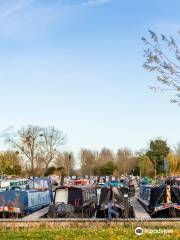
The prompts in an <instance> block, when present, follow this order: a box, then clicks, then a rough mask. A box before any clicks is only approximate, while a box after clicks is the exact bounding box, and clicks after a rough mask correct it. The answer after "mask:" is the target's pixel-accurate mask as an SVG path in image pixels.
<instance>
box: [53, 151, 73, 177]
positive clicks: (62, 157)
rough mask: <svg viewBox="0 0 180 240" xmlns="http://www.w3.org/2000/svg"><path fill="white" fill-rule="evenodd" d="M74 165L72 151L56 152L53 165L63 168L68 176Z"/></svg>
mask: <svg viewBox="0 0 180 240" xmlns="http://www.w3.org/2000/svg"><path fill="white" fill-rule="evenodd" d="M74 165H75V158H74V154H73V153H72V152H67V151H66V152H63V153H59V154H58V156H57V158H56V161H55V166H56V167H57V168H63V169H64V172H65V173H66V174H67V175H68V176H70V175H72V172H73V170H74Z"/></svg>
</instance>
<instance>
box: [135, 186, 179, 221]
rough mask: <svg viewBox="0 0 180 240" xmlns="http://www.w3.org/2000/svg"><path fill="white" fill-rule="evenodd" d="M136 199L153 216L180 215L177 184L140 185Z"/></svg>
mask: <svg viewBox="0 0 180 240" xmlns="http://www.w3.org/2000/svg"><path fill="white" fill-rule="evenodd" d="M138 200H139V201H140V202H141V203H142V205H143V206H144V207H145V209H146V210H147V211H148V212H149V213H150V215H151V217H153V218H157V217H158V218H167V217H173V218H175V217H180V188H179V186H174V185H167V184H162V185H155V186H153V185H141V186H140V192H139V196H138Z"/></svg>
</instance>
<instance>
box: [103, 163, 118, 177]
mask: <svg viewBox="0 0 180 240" xmlns="http://www.w3.org/2000/svg"><path fill="white" fill-rule="evenodd" d="M114 170H117V166H116V165H115V164H114V163H113V161H109V162H107V163H106V164H104V165H102V166H101V167H100V169H99V171H100V174H101V175H107V176H110V175H113V172H114Z"/></svg>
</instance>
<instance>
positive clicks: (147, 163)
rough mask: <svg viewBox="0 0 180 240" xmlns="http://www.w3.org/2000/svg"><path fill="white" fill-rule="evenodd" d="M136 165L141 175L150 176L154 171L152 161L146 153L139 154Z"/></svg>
mask: <svg viewBox="0 0 180 240" xmlns="http://www.w3.org/2000/svg"><path fill="white" fill-rule="evenodd" d="M138 167H139V173H140V175H141V176H152V175H153V173H154V168H153V163H152V162H151V160H150V159H149V157H148V156H147V155H140V156H139V158H138Z"/></svg>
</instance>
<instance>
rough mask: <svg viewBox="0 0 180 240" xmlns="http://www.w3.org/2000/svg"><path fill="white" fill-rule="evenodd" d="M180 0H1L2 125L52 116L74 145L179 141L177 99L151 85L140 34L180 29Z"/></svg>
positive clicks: (44, 121) (37, 121) (50, 122)
mask: <svg viewBox="0 0 180 240" xmlns="http://www.w3.org/2000/svg"><path fill="white" fill-rule="evenodd" d="M179 9H180V2H179V0H151V1H144V0H136V1H135V0H126V1H122V0H0V86H1V93H0V111H1V117H0V123H1V125H0V131H3V130H4V129H6V128H7V127H9V126H14V127H15V128H16V129H18V128H20V127H21V126H26V125H28V124H35V125H41V126H49V125H54V126H56V127H58V128H59V129H61V130H62V131H64V132H65V133H66V134H67V136H68V142H67V146H66V148H67V149H72V150H74V151H78V150H79V149H80V148H81V147H88V148H92V149H97V150H99V149H100V148H102V147H103V146H106V147H110V148H112V149H113V150H114V151H116V150H117V149H118V148H119V147H125V146H126V147H130V148H132V149H133V150H137V149H141V148H145V147H146V146H147V143H148V141H149V140H150V139H153V138H156V137H163V138H165V139H167V140H168V142H169V144H170V145H171V146H173V145H174V144H176V143H177V142H179V140H180V139H179V136H180V134H179V133H180V132H179V123H180V108H179V107H178V106H176V105H172V104H170V103H169V101H168V100H169V95H168V94H169V93H162V92H159V93H154V92H152V91H151V90H150V89H149V86H151V85H154V84H156V82H155V77H154V74H150V73H148V72H146V71H145V70H144V69H143V68H142V64H143V57H142V55H143V48H144V46H143V43H142V41H141V37H142V36H147V29H152V30H155V31H157V32H163V33H167V34H169V35H170V34H176V32H177V31H178V30H179V29H180V17H179ZM1 148H3V146H2V144H1Z"/></svg>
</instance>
